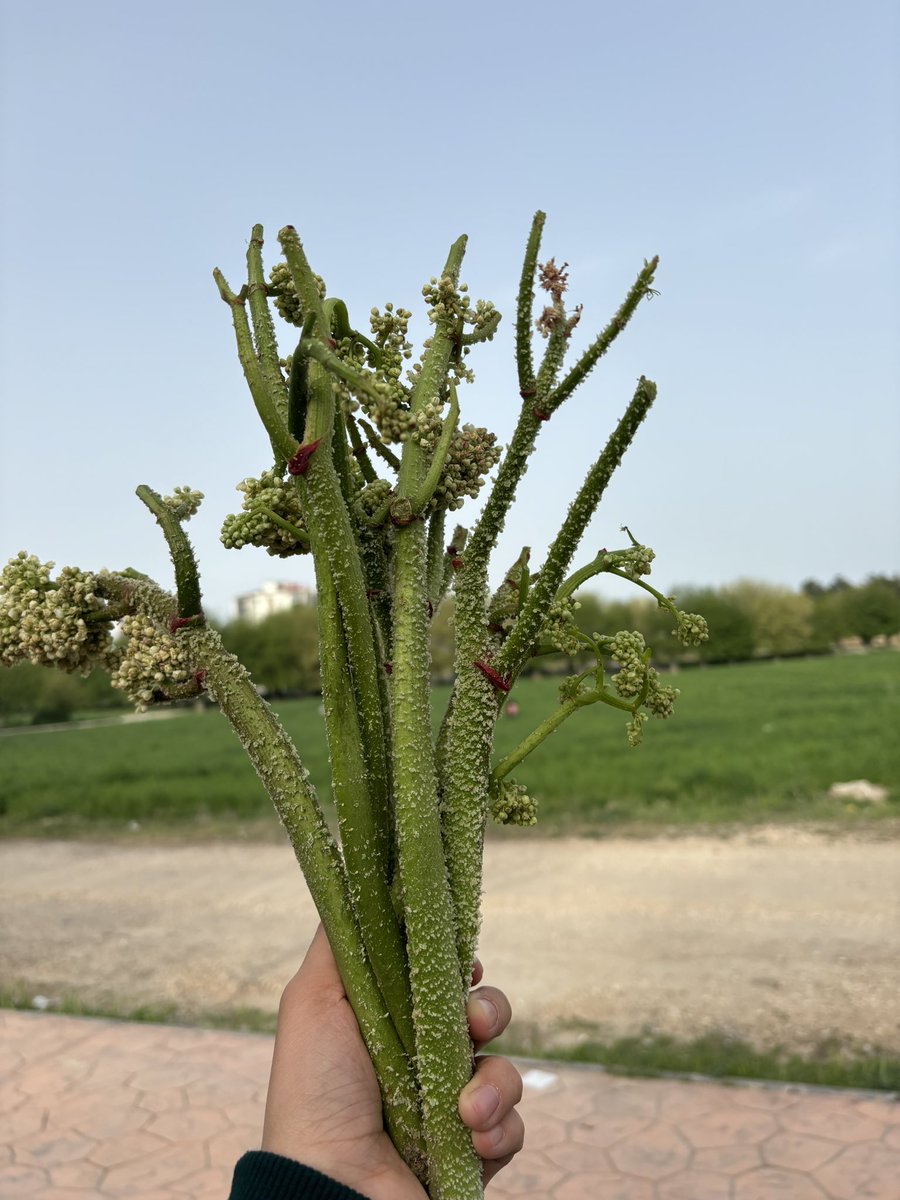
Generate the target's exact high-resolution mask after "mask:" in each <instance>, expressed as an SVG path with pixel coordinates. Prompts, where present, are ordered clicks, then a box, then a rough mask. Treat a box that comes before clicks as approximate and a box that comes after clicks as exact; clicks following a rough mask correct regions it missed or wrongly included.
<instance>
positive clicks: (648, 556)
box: [615, 542, 656, 579]
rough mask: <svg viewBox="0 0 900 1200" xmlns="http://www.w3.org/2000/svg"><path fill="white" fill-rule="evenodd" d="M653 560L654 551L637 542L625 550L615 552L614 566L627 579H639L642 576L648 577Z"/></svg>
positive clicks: (654, 556)
mask: <svg viewBox="0 0 900 1200" xmlns="http://www.w3.org/2000/svg"><path fill="white" fill-rule="evenodd" d="M654 558H656V553H655V551H653V550H651V549H650V547H649V546H641V545H640V544H639V543H638V542H635V543H634V545H633V546H629V547H628V549H627V550H617V551H616V553H615V562H616V565H617V566H618V567H619V569H620V570H621V571H622V573H623V574H624V575H627V576H628V578H629V579H640V577H641V576H642V575H649V574H650V565H651V563H652V562H653V560H654Z"/></svg>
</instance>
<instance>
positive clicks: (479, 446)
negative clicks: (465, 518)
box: [429, 424, 501, 511]
mask: <svg viewBox="0 0 900 1200" xmlns="http://www.w3.org/2000/svg"><path fill="white" fill-rule="evenodd" d="M496 442H497V435H496V434H495V433H491V432H490V430H488V429H483V428H476V426H474V425H469V424H466V425H463V426H462V427H461V428H460V429H457V431H456V433H454V435H453V437H452V439H451V441H450V449H449V452H448V454H447V461H446V463H445V464H444V470H443V472H442V473H441V478H440V482H439V483H438V485H437V488H436V489H435V493H434V495H433V496H432V498H431V503H430V505H429V511H435V510H437V509H447V510H451V511H452V510H453V509H457V508H462V506H463V502H464V500H465V498H466V496H470V497H471V498H472V499H474V498H475V497H476V496H477V495H478V493H479V491H480V490H481V488H482V487H483V486H484V477H485V476H486V475H487V473H488V472H489V471H490V470H491V469H492V468H493V467H494V466H496V464H497V463H498V462H499V460H500V454H501V448H500V447H499V446H498V445H496Z"/></svg>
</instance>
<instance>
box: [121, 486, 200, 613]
mask: <svg viewBox="0 0 900 1200" xmlns="http://www.w3.org/2000/svg"><path fill="white" fill-rule="evenodd" d="M135 495H136V496H137V497H138V499H139V500H142V501H143V502H144V504H146V505H147V507H148V508H149V509H150V511H151V512H152V513H153V515H154V517H156V523H157V525H159V527H160V529H161V530H162V531H163V535H164V537H165V539H166V545H167V546H168V547H169V556H170V558H171V559H172V566H173V567H174V568H175V590H176V593H177V595H178V616H179V618H180V619H181V620H190V619H191V618H192V617H193V618H199V619H200V620H202V618H203V603H202V598H201V595H200V575H199V573H198V571H197V563H196V560H195V559H194V551H193V550H192V549H191V543H190V542H189V541H188V536H187V534H186V533H185V532H184V528H183V526H182V524H181V522H180V521H179V520H178V518H177V517H176V516H175V514H174V513H173V512H172V510H171V509H170V508H169V507H168V505H166V504H164V503H163V499H162V496H160V494H159V493H158V492H154V490H153V488H151V487H148V486H147V484H146V483H142V484H141V485H140V487H138V488H137V489H136V491H135Z"/></svg>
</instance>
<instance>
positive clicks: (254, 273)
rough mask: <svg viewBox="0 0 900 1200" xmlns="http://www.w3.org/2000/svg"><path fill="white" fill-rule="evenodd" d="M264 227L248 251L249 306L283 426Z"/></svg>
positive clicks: (283, 391) (283, 396)
mask: <svg viewBox="0 0 900 1200" xmlns="http://www.w3.org/2000/svg"><path fill="white" fill-rule="evenodd" d="M262 248H263V227H262V225H254V226H253V230H252V232H251V234H250V244H249V245H248V247H247V303H248V305H249V308H250V319H251V321H252V322H253V338H254V342H255V344H256V356H257V358H258V360H259V365H260V370H261V371H262V374H263V378H264V379H265V381H266V385H267V387H268V391H269V395H270V396H271V397H272V400H273V402H274V404H275V408H276V410H277V411H278V415H279V417H280V418H281V421H282V423H283V424H285V425H287V421H288V393H287V387H286V386H285V382H284V376H283V375H282V373H281V365H280V363H279V361H278V360H279V355H278V342H277V340H276V338H275V324H274V322H273V321H272V313H271V311H270V309H269V300H268V296H267V292H266V277H265V272H264V271H263V261H262Z"/></svg>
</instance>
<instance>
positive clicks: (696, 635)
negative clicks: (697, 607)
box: [672, 611, 709, 646]
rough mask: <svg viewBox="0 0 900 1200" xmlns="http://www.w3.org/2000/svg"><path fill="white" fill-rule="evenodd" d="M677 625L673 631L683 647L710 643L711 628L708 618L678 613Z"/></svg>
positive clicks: (694, 614)
mask: <svg viewBox="0 0 900 1200" xmlns="http://www.w3.org/2000/svg"><path fill="white" fill-rule="evenodd" d="M676 622H677V623H676V625H675V628H674V629H673V630H672V634H673V636H674V637H677V638H678V640H679V642H681V644H682V646H700V645H702V644H703V642H706V641H709V626H708V625H707V623H706V618H705V617H701V616H700V614H699V613H688V612H681V611H679V612H678V615H677V617H676Z"/></svg>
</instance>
